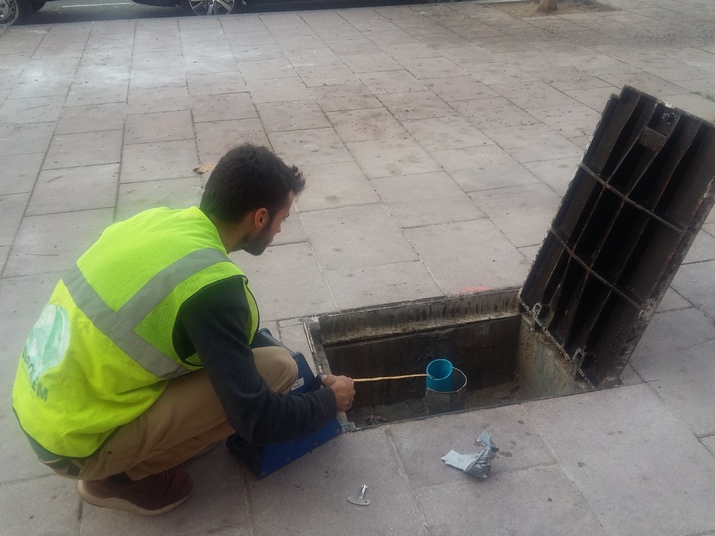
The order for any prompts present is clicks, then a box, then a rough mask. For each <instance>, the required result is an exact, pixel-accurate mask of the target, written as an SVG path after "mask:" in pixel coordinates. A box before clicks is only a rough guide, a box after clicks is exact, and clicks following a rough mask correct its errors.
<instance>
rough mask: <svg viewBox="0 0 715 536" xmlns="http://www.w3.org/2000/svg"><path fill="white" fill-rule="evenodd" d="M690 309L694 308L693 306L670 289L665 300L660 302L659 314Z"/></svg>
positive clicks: (664, 297)
mask: <svg viewBox="0 0 715 536" xmlns="http://www.w3.org/2000/svg"><path fill="white" fill-rule="evenodd" d="M688 307H692V304H691V303H690V302H689V301H688V300H686V299H685V298H683V297H682V296H681V295H680V294H678V293H677V292H675V291H674V290H673V289H672V288H669V289H668V290H666V291H665V295H664V296H663V299H662V300H660V304H659V305H658V310H657V312H659V313H662V312H664V311H675V310H677V309H687V308H688Z"/></svg>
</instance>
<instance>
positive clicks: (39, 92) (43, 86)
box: [8, 78, 71, 99]
mask: <svg viewBox="0 0 715 536" xmlns="http://www.w3.org/2000/svg"><path fill="white" fill-rule="evenodd" d="M70 83H71V79H68V78H58V79H50V80H45V79H43V78H39V79H34V78H22V79H20V81H18V82H17V83H16V84H15V86H14V88H13V89H12V91H11V92H10V94H9V95H8V98H10V99H27V98H40V97H54V96H64V95H67V92H68V91H69V87H70Z"/></svg>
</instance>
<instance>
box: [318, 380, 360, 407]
mask: <svg viewBox="0 0 715 536" xmlns="http://www.w3.org/2000/svg"><path fill="white" fill-rule="evenodd" d="M320 379H321V380H322V381H323V385H325V387H330V388H331V389H332V390H333V393H335V400H336V401H337V403H338V411H347V410H349V409H350V408H351V407H352V406H353V398H355V388H354V387H353V380H352V379H351V378H348V377H347V376H333V375H332V374H330V375H327V374H326V375H323V376H321V377H320Z"/></svg>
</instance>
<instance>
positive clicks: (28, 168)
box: [0, 153, 45, 195]
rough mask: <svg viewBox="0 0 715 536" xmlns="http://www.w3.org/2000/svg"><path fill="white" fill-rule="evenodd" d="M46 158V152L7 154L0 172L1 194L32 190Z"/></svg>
mask: <svg viewBox="0 0 715 536" xmlns="http://www.w3.org/2000/svg"><path fill="white" fill-rule="evenodd" d="M44 158H45V154H44V153H32V154H20V155H8V156H5V158H3V169H2V172H0V195H8V194H18V193H25V192H30V191H31V190H32V187H33V186H34V184H35V179H37V174H38V173H39V172H40V166H41V165H42V161H43V160H44Z"/></svg>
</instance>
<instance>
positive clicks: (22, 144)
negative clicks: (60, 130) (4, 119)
mask: <svg viewBox="0 0 715 536" xmlns="http://www.w3.org/2000/svg"><path fill="white" fill-rule="evenodd" d="M54 128H55V123H54V122H47V123H28V124H2V123H0V151H2V154H3V155H6V156H7V155H24V154H30V153H37V152H44V151H46V150H47V147H49V145H50V141H51V140H52V131H53V130H54Z"/></svg>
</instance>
